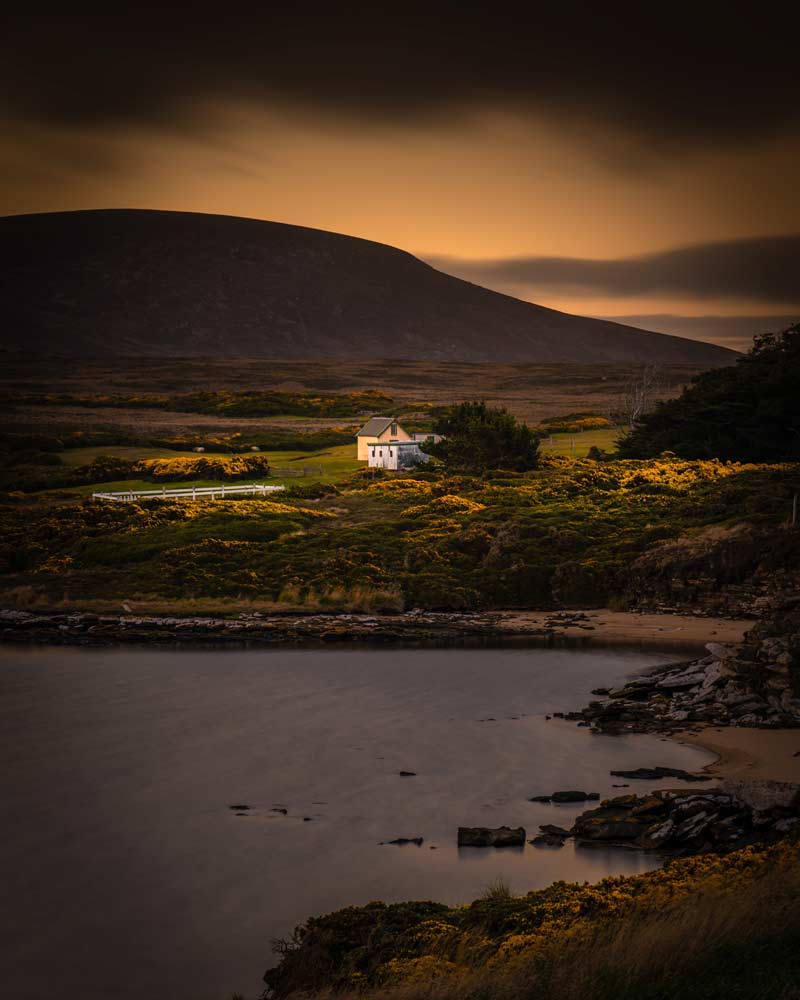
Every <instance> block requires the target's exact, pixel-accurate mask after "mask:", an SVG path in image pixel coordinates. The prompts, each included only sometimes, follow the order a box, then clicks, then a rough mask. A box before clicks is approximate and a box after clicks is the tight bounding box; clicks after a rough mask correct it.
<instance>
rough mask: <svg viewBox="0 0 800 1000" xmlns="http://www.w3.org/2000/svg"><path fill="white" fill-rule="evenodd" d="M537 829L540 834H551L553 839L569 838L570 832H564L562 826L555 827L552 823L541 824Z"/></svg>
mask: <svg viewBox="0 0 800 1000" xmlns="http://www.w3.org/2000/svg"><path fill="white" fill-rule="evenodd" d="M539 829H540V830H541V831H542V833H551V834H553V836H555V837H571V836H572V832H571V831H570V830H565V829H564V827H563V826H555V824H553V823H543V824H542V825H541V826H540V827H539Z"/></svg>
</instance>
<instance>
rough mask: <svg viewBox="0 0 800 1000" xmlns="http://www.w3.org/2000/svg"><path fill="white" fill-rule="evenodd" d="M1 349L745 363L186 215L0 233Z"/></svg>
mask: <svg viewBox="0 0 800 1000" xmlns="http://www.w3.org/2000/svg"><path fill="white" fill-rule="evenodd" d="M0 248H1V249H0V263H1V265H2V266H1V267H0V275H1V276H0V289H1V294H2V300H3V320H4V322H3V327H2V330H3V332H2V347H3V348H4V349H6V350H20V349H23V350H29V351H37V352H41V353H46V354H60V355H74V356H79V357H91V356H99V357H103V356H106V357H107V356H112V355H119V356H123V355H150V356H169V355H171V356H189V357H200V356H221V357H234V356H250V357H271V358H321V357H335V358H363V357H365V356H371V357H382V358H420V359H425V360H441V361H496V362H500V361H504V362H514V361H532V362H566V361H573V362H576V361H577V362H638V361H662V362H665V363H670V362H671V363H681V362H686V363H695V364H703V365H705V364H708V365H719V364H726V363H729V362H731V361H733V360H734V359H735V357H736V355H735V354H734V352H732V351H728V350H726V349H725V348H722V347H717V346H715V345H711V344H706V343H702V342H699V341H694V340H687V339H684V338H679V337H670V336H666V335H664V334H657V333H652V332H648V331H643V330H638V329H635V328H633V327H627V326H622V325H620V324H617V323H610V322H606V321H602V320H594V319H587V318H584V317H580V316H573V315H569V314H567V313H562V312H557V311H555V310H553V309H546V308H544V307H542V306H538V305H533V304H531V303H528V302H522V301H520V300H518V299H514V298H511V297H509V296H506V295H501V294H499V293H497V292H492V291H489V290H488V289H485V288H481V287H479V286H477V285H473V284H470V283H469V282H466V281H462V280H461V279H459V278H454V277H451V276H449V275H446V274H443V273H441V272H440V271H436V270H434V269H433V268H432V267H430V266H428V265H427V264H425V263H423V262H422V261H420V260H418V259H417V258H416V257H413V256H412V255H411V254H408V253H405V252H403V251H401V250H397V249H395V248H393V247H389V246H385V245H383V244H380V243H372V242H370V241H367V240H361V239H355V238H353V237H350V236H342V235H339V234H336V233H328V232H323V231H321V230H316V229H306V228H303V227H300V226H290V225H283V224H281V223H275V222H262V221H258V220H255V219H240V218H231V217H227V216H215V215H196V214H191V213H183V212H160V211H142V210H125V209H113V210H98V211H82V212H59V213H52V214H51V213H45V214H40V215H25V216H9V217H6V218H3V219H0Z"/></svg>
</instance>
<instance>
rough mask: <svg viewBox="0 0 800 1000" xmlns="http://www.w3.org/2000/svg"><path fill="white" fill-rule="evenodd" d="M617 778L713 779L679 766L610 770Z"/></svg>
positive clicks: (657, 779)
mask: <svg viewBox="0 0 800 1000" xmlns="http://www.w3.org/2000/svg"><path fill="white" fill-rule="evenodd" d="M609 774H611V775H612V776H613V777H615V778H634V779H639V780H642V781H660V780H661V779H662V778H677V780H678V781H711V778H710V777H709V776H708V775H707V774H690V773H689V772H688V771H682V770H681V769H680V768H678V767H637V768H635V769H634V770H633V771H609Z"/></svg>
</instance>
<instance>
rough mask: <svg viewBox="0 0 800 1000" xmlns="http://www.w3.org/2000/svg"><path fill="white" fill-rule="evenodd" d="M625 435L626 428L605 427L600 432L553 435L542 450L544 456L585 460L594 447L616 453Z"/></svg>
mask: <svg viewBox="0 0 800 1000" xmlns="http://www.w3.org/2000/svg"><path fill="white" fill-rule="evenodd" d="M624 433H625V428H624V427H604V428H603V429H602V430H599V431H583V432H582V433H580V434H551V435H550V437H549V438H547V439H545V440H543V441H542V443H541V446H540V449H541V452H542V454H543V455H569V456H570V457H571V458H585V457H586V455H587V453H588V451H589V449H590V448H591V447H593V446H595V447H597V448H601V449H602V450H603V451H608V452H612V451H616V449H617V441H618V440H619V439H620V438H621V437H622V435H623V434H624Z"/></svg>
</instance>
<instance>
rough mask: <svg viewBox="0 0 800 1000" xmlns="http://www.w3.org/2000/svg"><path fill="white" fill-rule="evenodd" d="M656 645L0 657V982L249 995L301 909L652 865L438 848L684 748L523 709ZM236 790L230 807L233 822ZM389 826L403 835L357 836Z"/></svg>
mask: <svg viewBox="0 0 800 1000" xmlns="http://www.w3.org/2000/svg"><path fill="white" fill-rule="evenodd" d="M669 659H674V655H673V656H671V655H670V654H652V653H650V654H643V653H640V652H630V651H625V652H618V651H612V650H593V651H586V650H562V649H560V650H548V649H519V648H515V649H503V650H498V649H474V650H464V649H450V650H441V649H439V650H426V649H416V650H392V649H380V650H366V649H347V650H341V649H337V650H292V651H282V650H269V651H250V650H248V651H235V652H219V651H202V652H198V651H186V652H183V651H181V652H176V651H164V650H131V649H127V650H119V649H115V650H82V649H81V650H78V649H62V648H52V649H22V650H20V649H5V648H3V649H0V761H2V765H1V766H0V774H2V794H1V795H0V810H2V814H1V815H2V851H0V886H2V887H3V905H2V918H0V920H1V921H2V922H0V931H1V932H2V940H3V945H2V951H1V952H0V993H2V995H3V996H8V997H13V998H15V1000H44V998H47V1000H49V998H51V997H52V996H54V995H58V996H59V997H61V998H64V1000H72V998H75V1000H78V998H80V1000H93V998H98V1000H100V998H102V1000H112V998H117V997H119V998H131V1000H133V998H135V1000H144V998H147V1000H223V998H226V997H228V996H229V995H230V993H232V992H233V991H235V990H238V991H241V992H243V993H244V994H245V995H247V996H248V997H254V996H256V995H257V994H258V992H259V991H260V978H261V975H262V973H263V970H264V969H265V968H266V967H267V965H269V964H272V962H273V961H274V959H273V957H272V955H271V951H270V939H271V938H273V937H277V936H284V935H286V934H287V933H289V932H290V931H291V929H292V927H293V926H294V925H295V924H297V923H299V922H301V921H302V920H303V919H304V918H305V917H306V916H309V915H312V914H320V913H324V912H327V911H330V910H332V909H336V908H338V907H340V906H343V905H347V904H350V903H365V902H368V901H369V900H372V899H383V900H387V901H389V900H400V899H410V898H435V899H440V900H444V901H447V902H451V903H455V902H461V901H467V900H470V899H472V898H474V897H475V896H477V895H479V894H480V892H481V891H482V889H483V888H484V887H485V886H486V885H487V884H488V883H489V882H491V881H492V880H494V879H496V878H497V877H503V878H505V879H506V880H507V881H508V882H510V884H511V886H512V888H513V890H514V891H516V892H524V891H527V890H529V889H532V888H537V887H540V886H544V885H547V884H549V883H550V882H552V881H553V880H554V879H571V880H589V881H596V880H597V879H600V878H602V877H604V876H605V875H608V874H617V873H632V872H640V871H645V870H647V869H649V868H651V867H653V866H655V865H656V864H657V860H656V859H654V858H652V857H645V856H643V855H640V854H637V853H634V852H629V851H622V850H613V849H603V848H575V847H574V846H573V845H572V844H571V843H568V845H567V846H565V847H564V848H562V849H560V850H559V849H553V848H549V849H543V848H535V847H533V846H531V845H526V846H525V848H524V849H519V850H514V849H510V850H509V849H507V850H505V851H498V850H476V849H462V850H461V851H459V850H458V849H457V847H456V846H455V841H456V828H457V827H458V826H459V825H475V826H478V825H487V826H499V825H502V824H508V825H512V826H516V825H523V826H525V827H526V829H527V830H528V836H529V837H530V836H533V835H534V834H535V833H537V832H538V824H539V823H546V822H555V823H559V824H563V825H566V826H569V825H570V821H571V819H572V817H574V816H575V815H577V813H578V812H580V811H581V807H580V806H577V807H576V806H552V805H536V804H533V803H530V802H527V801H526V798H527V797H528V796H531V795H535V794H540V793H549V792H552V791H554V790H557V789H559V788H582V789H584V790H586V791H597V792H600V793H601V795H606V794H613V793H614V790H613V789H612V783H613V782H619V781H620V780H621V779H616V778H611V777H609V773H608V772H609V770H611V769H613V768H625V767H636V766H639V765H654V764H664V765H671V766H676V767H683V768H687V769H693V768H697V767H700V766H702V764H704V763H706V762H707V761H708V760H709V755H708V754H706V753H705V752H704V751H701V750H697V749H695V748H691V747H683V746H679V745H676V744H674V743H672V742H668V741H660V740H659V739H658V738H657V737H653V736H630V737H623V738H620V737H610V736H596V735H592V734H591V733H589V732H588V731H587V730H586V729H580V728H577V727H576V726H575V725H574V724H573V723H569V722H562V721H558V720H551V721H549V722H548V721H545V719H544V714H545V713H551V712H553V711H564V710H570V709H573V708H577V707H579V706H580V705H582V704H585V702H586V701H587V700H588V698H589V696H590V695H589V692H590V690H591V688H593V687H596V686H597V685H599V684H609V683H610V684H614V683H618V682H619V681H621V680H622V679H623V678H624V677H625V676H628V675H630V674H631V673H633V672H635V671H637V670H639V669H642V668H644V667H647V666H650V665H654V664H656V663H659V662H666V661H668V660H669ZM488 717H493V718H494V719H495V720H496V721H494V722H491V721H479V720H481V719H487V718H488ZM513 717H516V718H513ZM400 770H409V771H415V772H417V776H416V777H407V778H403V777H400V776H399V775H398V773H397V772H398V771H400ZM661 784H662V785H663V784H664V783H661ZM658 785H659V783H657V782H637V783H635V790H637V791H644V790H646V789H648V788H652V787H658ZM237 803H247V804H249V805H251V806H252V807H253V810H252V812H251V814H250V815H248V816H246V817H237V816H236V815H235V814H234V813H233V812H232V811H231V810H230V809H229V808H228V807H229V805H233V804H237ZM274 807H281V808H285V809H286V810H287V815H285V816H284V815H282V814H280V813H278V812H272V811H270V810H271V809H273V808H274ZM304 817H311V821H309V822H304ZM400 836H402V837H415V836H422V837H424V838H425V842H424V844H423V846H422V847H419V848H418V847H415V846H405V847H397V846H388V845H387V846H379V841H382V840H389V839H392V838H395V837H400ZM431 845H435V847H436V850H431V849H430V847H431ZM3 984H5V985H3Z"/></svg>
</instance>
